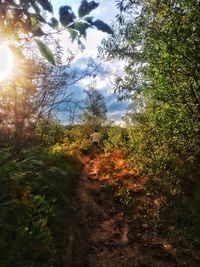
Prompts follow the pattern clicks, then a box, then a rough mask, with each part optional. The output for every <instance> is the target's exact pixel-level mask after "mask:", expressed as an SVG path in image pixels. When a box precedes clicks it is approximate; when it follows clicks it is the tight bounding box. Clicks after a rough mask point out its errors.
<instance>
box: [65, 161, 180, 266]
mask: <svg viewBox="0 0 200 267" xmlns="http://www.w3.org/2000/svg"><path fill="white" fill-rule="evenodd" d="M93 163H94V162H93V161H92V160H90V159H89V158H85V159H84V164H85V174H84V176H83V178H82V179H81V180H80V184H79V186H78V190H77V196H78V203H77V206H78V207H79V208H78V212H77V214H76V215H75V216H74V217H73V218H72V222H71V223H70V226H69V227H70V231H69V234H68V236H67V239H66V253H65V267H134V266H141V267H142V266H143V267H145V266H146V267H151V266H152V267H158V266H159V267H168V266H170V267H173V266H176V265H175V263H174V262H173V260H172V259H170V258H168V257H167V256H166V255H165V254H164V252H163V254H162V252H161V250H160V249H157V248H147V247H145V246H144V245H143V244H141V242H140V234H141V233H140V232H139V231H137V229H138V228H137V226H133V225H132V226H131V223H130V222H129V220H128V219H127V218H126V217H125V215H124V213H123V211H122V209H121V208H120V207H119V205H118V203H116V200H115V199H114V198H113V196H112V194H110V192H108V191H106V190H105V188H104V186H103V183H102V182H101V181H99V180H98V177H97V176H96V174H95V172H94V170H93ZM134 228H135V229H134ZM130 229H131V230H130ZM143 230H144V229H143Z"/></svg>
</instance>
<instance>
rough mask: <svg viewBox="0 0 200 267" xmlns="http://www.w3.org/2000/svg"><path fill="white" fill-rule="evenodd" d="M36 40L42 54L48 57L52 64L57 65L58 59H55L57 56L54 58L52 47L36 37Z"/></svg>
mask: <svg viewBox="0 0 200 267" xmlns="http://www.w3.org/2000/svg"><path fill="white" fill-rule="evenodd" d="M35 41H36V43H37V45H38V48H39V50H40V52H41V54H42V56H43V57H44V58H46V59H47V60H48V61H49V62H50V63H51V64H53V65H55V64H56V61H55V58H54V54H53V53H52V51H51V50H50V48H49V47H48V46H47V45H46V44H44V43H43V42H42V41H41V40H39V39H35Z"/></svg>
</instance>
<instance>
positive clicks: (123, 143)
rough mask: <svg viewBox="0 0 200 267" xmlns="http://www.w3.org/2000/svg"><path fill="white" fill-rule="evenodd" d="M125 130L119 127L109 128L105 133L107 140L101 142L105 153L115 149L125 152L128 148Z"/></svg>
mask: <svg viewBox="0 0 200 267" xmlns="http://www.w3.org/2000/svg"><path fill="white" fill-rule="evenodd" d="M127 138H128V136H127V132H126V129H124V128H121V127H119V126H111V127H110V128H109V129H108V131H107V138H106V139H105V140H104V141H103V144H104V150H105V151H106V152H108V151H113V150H116V149H122V150H123V149H124V150H126V149H127V147H128V144H127V142H128V139H127Z"/></svg>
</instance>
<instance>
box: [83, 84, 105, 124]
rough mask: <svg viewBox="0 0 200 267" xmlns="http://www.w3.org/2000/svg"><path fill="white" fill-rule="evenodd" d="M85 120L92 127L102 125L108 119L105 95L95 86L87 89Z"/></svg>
mask: <svg viewBox="0 0 200 267" xmlns="http://www.w3.org/2000/svg"><path fill="white" fill-rule="evenodd" d="M85 93H86V98H85V108H84V112H83V116H82V117H83V121H84V123H86V124H89V125H91V126H92V127H95V126H100V125H102V124H103V123H104V122H105V121H106V119H107V116H106V113H107V107H106V103H105V99H104V97H103V95H102V94H101V93H100V92H99V91H97V90H96V89H95V88H93V87H89V90H86V91H85Z"/></svg>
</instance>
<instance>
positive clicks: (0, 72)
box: [0, 44, 14, 81]
mask: <svg viewBox="0 0 200 267" xmlns="http://www.w3.org/2000/svg"><path fill="white" fill-rule="evenodd" d="M13 65H14V57H13V54H12V52H11V50H10V49H9V48H8V47H7V46H6V45H3V44H0V81H3V80H5V79H7V78H8V76H10V75H11V73H12V71H13Z"/></svg>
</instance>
